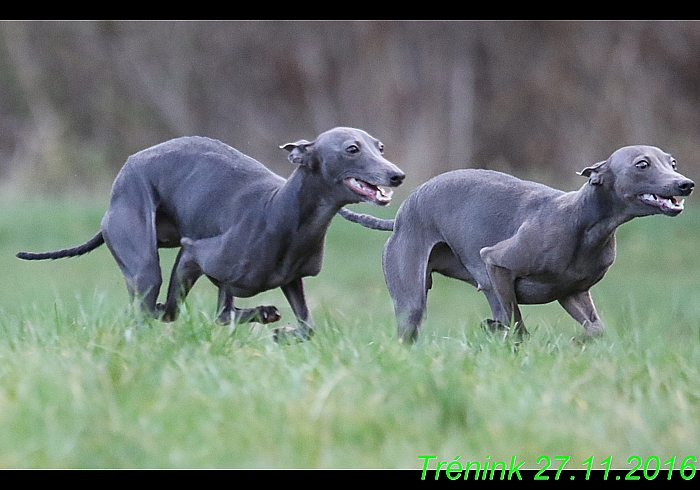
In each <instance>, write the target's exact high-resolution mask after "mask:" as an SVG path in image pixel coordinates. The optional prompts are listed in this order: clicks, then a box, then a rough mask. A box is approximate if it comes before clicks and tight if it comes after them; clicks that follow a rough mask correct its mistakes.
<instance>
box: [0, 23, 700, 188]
mask: <svg viewBox="0 0 700 490" xmlns="http://www.w3.org/2000/svg"><path fill="white" fill-rule="evenodd" d="M698 48H700V24H699V23H697V22H486V21H484V22H458V21H454V22H437V21H435V22H429V21H426V22H399V21H395V22H359V21H354V22H350V21H348V22H341V21H333V22H331V21H328V22H314V21H306V22H302V21H285V22H282V21H256V22H252V21H249V22H243V21H241V22H238V21H236V22H199V21H193V22H2V23H0V94H2V95H0V180H2V181H3V182H5V183H6V185H5V189H8V188H9V185H13V186H15V187H17V188H19V189H23V190H27V189H32V190H34V191H52V192H65V191H75V190H76V189H80V188H87V189H91V188H93V187H94V186H95V185H98V184H99V185H100V189H104V186H105V185H108V184H107V182H109V181H111V179H112V178H113V177H114V175H115V174H116V172H117V171H118V170H119V168H120V167H121V165H122V164H123V162H124V161H125V159H126V157H127V156H128V155H130V154H132V153H134V152H136V151H139V150H141V149H143V148H146V147H148V146H151V145H153V144H156V143H159V142H161V141H164V140H166V139H169V138H173V137H177V136H182V135H186V134H200V135H206V136H210V137H214V138H218V139H221V140H222V141H224V142H226V143H228V144H230V145H232V146H235V147H236V148H238V149H240V150H241V151H243V152H245V153H247V154H249V155H251V156H253V157H254V158H257V159H258V160H260V161H262V162H263V163H265V164H266V165H268V166H270V167H271V168H272V169H273V170H275V171H277V172H278V173H280V174H282V175H288V174H289V172H290V171H291V169H292V168H291V166H290V164H289V163H288V162H287V160H286V158H285V155H284V152H283V151H281V150H279V148H278V146H279V145H280V144H282V143H285V142H287V141H293V140H297V139H301V138H306V139H312V138H314V137H315V136H316V135H317V134H318V133H319V132H321V131H324V130H326V129H329V128H330V127H333V126H337V125H350V126H356V127H360V128H363V129H365V130H367V131H369V132H370V133H372V134H373V135H375V136H377V137H378V138H380V139H382V140H383V141H384V143H385V144H386V148H387V151H386V153H387V156H388V157H389V158H390V159H391V160H392V161H394V162H395V163H397V164H398V165H399V166H401V167H402V168H403V169H404V170H405V171H406V172H407V174H408V181H407V184H406V185H405V186H404V187H405V189H406V190H408V189H410V188H411V187H413V186H415V185H417V184H419V183H420V182H422V181H425V180H427V179H428V178H430V177H431V176H433V175H435V174H437V173H440V172H445V171H448V170H451V169H455V168H461V167H489V168H495V169H500V170H505V171H509V172H512V173H516V174H518V175H521V176H524V177H536V178H539V179H541V180H545V181H548V182H550V183H557V184H560V185H579V184H580V183H581V182H580V180H578V181H577V180H574V179H575V175H574V171H576V170H580V169H581V168H583V167H584V166H586V165H589V164H591V163H594V162H596V161H598V160H601V159H603V158H605V157H607V156H608V155H609V154H610V153H611V152H612V151H614V150H615V149H616V148H618V147H620V146H623V145H627V144H636V143H644V144H653V145H658V146H660V147H662V148H664V149H666V150H668V151H672V152H673V153H674V154H675V155H676V157H677V158H678V160H679V162H680V165H681V168H682V169H683V171H684V173H686V174H688V175H691V176H692V174H693V172H697V171H699V170H700V164H699V163H698V162H696V161H694V159H693V156H694V155H695V154H697V153H698V150H700V147H699V146H700V140H698V137H697V136H698V132H699V130H700V118H699V117H698V104H699V103H700V73H698V72H699V71H700V63H698V52H700V50H699V49H698ZM402 192H403V191H402Z"/></svg>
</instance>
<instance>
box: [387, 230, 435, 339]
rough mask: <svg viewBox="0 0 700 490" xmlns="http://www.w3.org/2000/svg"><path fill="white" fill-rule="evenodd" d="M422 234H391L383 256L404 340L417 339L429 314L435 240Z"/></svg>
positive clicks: (389, 287)
mask: <svg viewBox="0 0 700 490" xmlns="http://www.w3.org/2000/svg"><path fill="white" fill-rule="evenodd" d="M422 238H423V237H421V236H420V235H418V236H413V237H406V236H405V235H398V234H396V233H395V234H394V235H392V236H390V237H389V239H388V240H387V242H386V245H385V247H384V254H383V257H382V262H383V264H382V265H383V268H384V279H385V280H386V284H387V287H388V289H389V294H390V295H391V298H392V300H393V302H394V312H395V314H396V321H397V324H398V325H397V334H398V337H399V341H400V342H402V343H409V344H411V343H414V342H415V341H416V339H417V338H418V333H419V330H420V327H421V323H423V319H424V318H425V314H426V303H427V297H428V282H427V277H428V270H427V268H428V258H429V256H430V251H431V249H432V248H433V245H434V243H428V242H427V241H425V240H422Z"/></svg>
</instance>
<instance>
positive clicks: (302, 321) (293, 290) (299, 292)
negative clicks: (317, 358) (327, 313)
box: [274, 279, 314, 341]
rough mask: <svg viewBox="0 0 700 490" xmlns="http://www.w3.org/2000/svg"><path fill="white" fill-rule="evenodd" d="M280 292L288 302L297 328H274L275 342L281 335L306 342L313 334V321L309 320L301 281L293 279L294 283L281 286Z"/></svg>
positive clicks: (309, 316)
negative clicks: (290, 335)
mask: <svg viewBox="0 0 700 490" xmlns="http://www.w3.org/2000/svg"><path fill="white" fill-rule="evenodd" d="M282 292H283V293H284V296H285V297H286V298H287V301H288V302H289V306H291V307H292V311H293V312H294V316H296V318H297V322H298V326H297V328H294V329H284V328H282V327H280V328H276V329H275V330H274V332H275V340H277V341H279V340H280V338H281V337H282V336H283V335H285V336H286V335H287V334H290V333H291V334H293V335H294V336H295V337H297V338H298V339H301V340H306V339H308V338H309V337H311V335H313V333H314V321H313V319H312V318H311V313H310V312H309V308H308V306H307V305H306V297H305V295H304V283H303V282H302V280H301V279H295V280H294V281H292V282H290V283H288V284H285V285H284V286H282Z"/></svg>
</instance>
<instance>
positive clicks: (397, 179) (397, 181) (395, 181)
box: [389, 172, 406, 187]
mask: <svg viewBox="0 0 700 490" xmlns="http://www.w3.org/2000/svg"><path fill="white" fill-rule="evenodd" d="M405 178H406V174H405V173H403V172H397V173H395V174H394V175H392V176H391V177H389V182H390V183H391V185H392V186H393V187H397V186H400V185H401V183H402V182H403V179H405Z"/></svg>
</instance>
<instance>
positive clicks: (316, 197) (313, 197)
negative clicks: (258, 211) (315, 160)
mask: <svg viewBox="0 0 700 490" xmlns="http://www.w3.org/2000/svg"><path fill="white" fill-rule="evenodd" d="M332 185H333V184H329V183H328V182H327V181H326V180H325V179H324V178H323V177H322V176H321V174H320V172H319V171H317V170H313V169H310V168H306V167H298V168H297V169H296V170H294V172H292V174H291V175H290V176H289V179H287V181H286V182H285V183H284V185H282V186H281V187H280V188H279V189H278V190H277V192H276V193H275V194H274V196H273V197H272V199H271V200H270V202H269V207H268V213H269V216H271V219H273V220H274V221H275V225H276V226H277V227H279V229H286V230H288V231H289V232H290V233H298V232H303V236H308V237H309V238H311V239H315V240H317V239H318V238H319V237H320V238H321V239H322V238H323V236H324V235H325V233H326V230H327V229H328V226H329V225H330V223H331V220H332V219H333V216H335V214H336V213H337V212H338V210H340V208H341V207H342V206H343V205H344V204H346V203H344V202H340V201H339V200H338V199H334V196H333V189H332V188H331V186H332Z"/></svg>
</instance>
